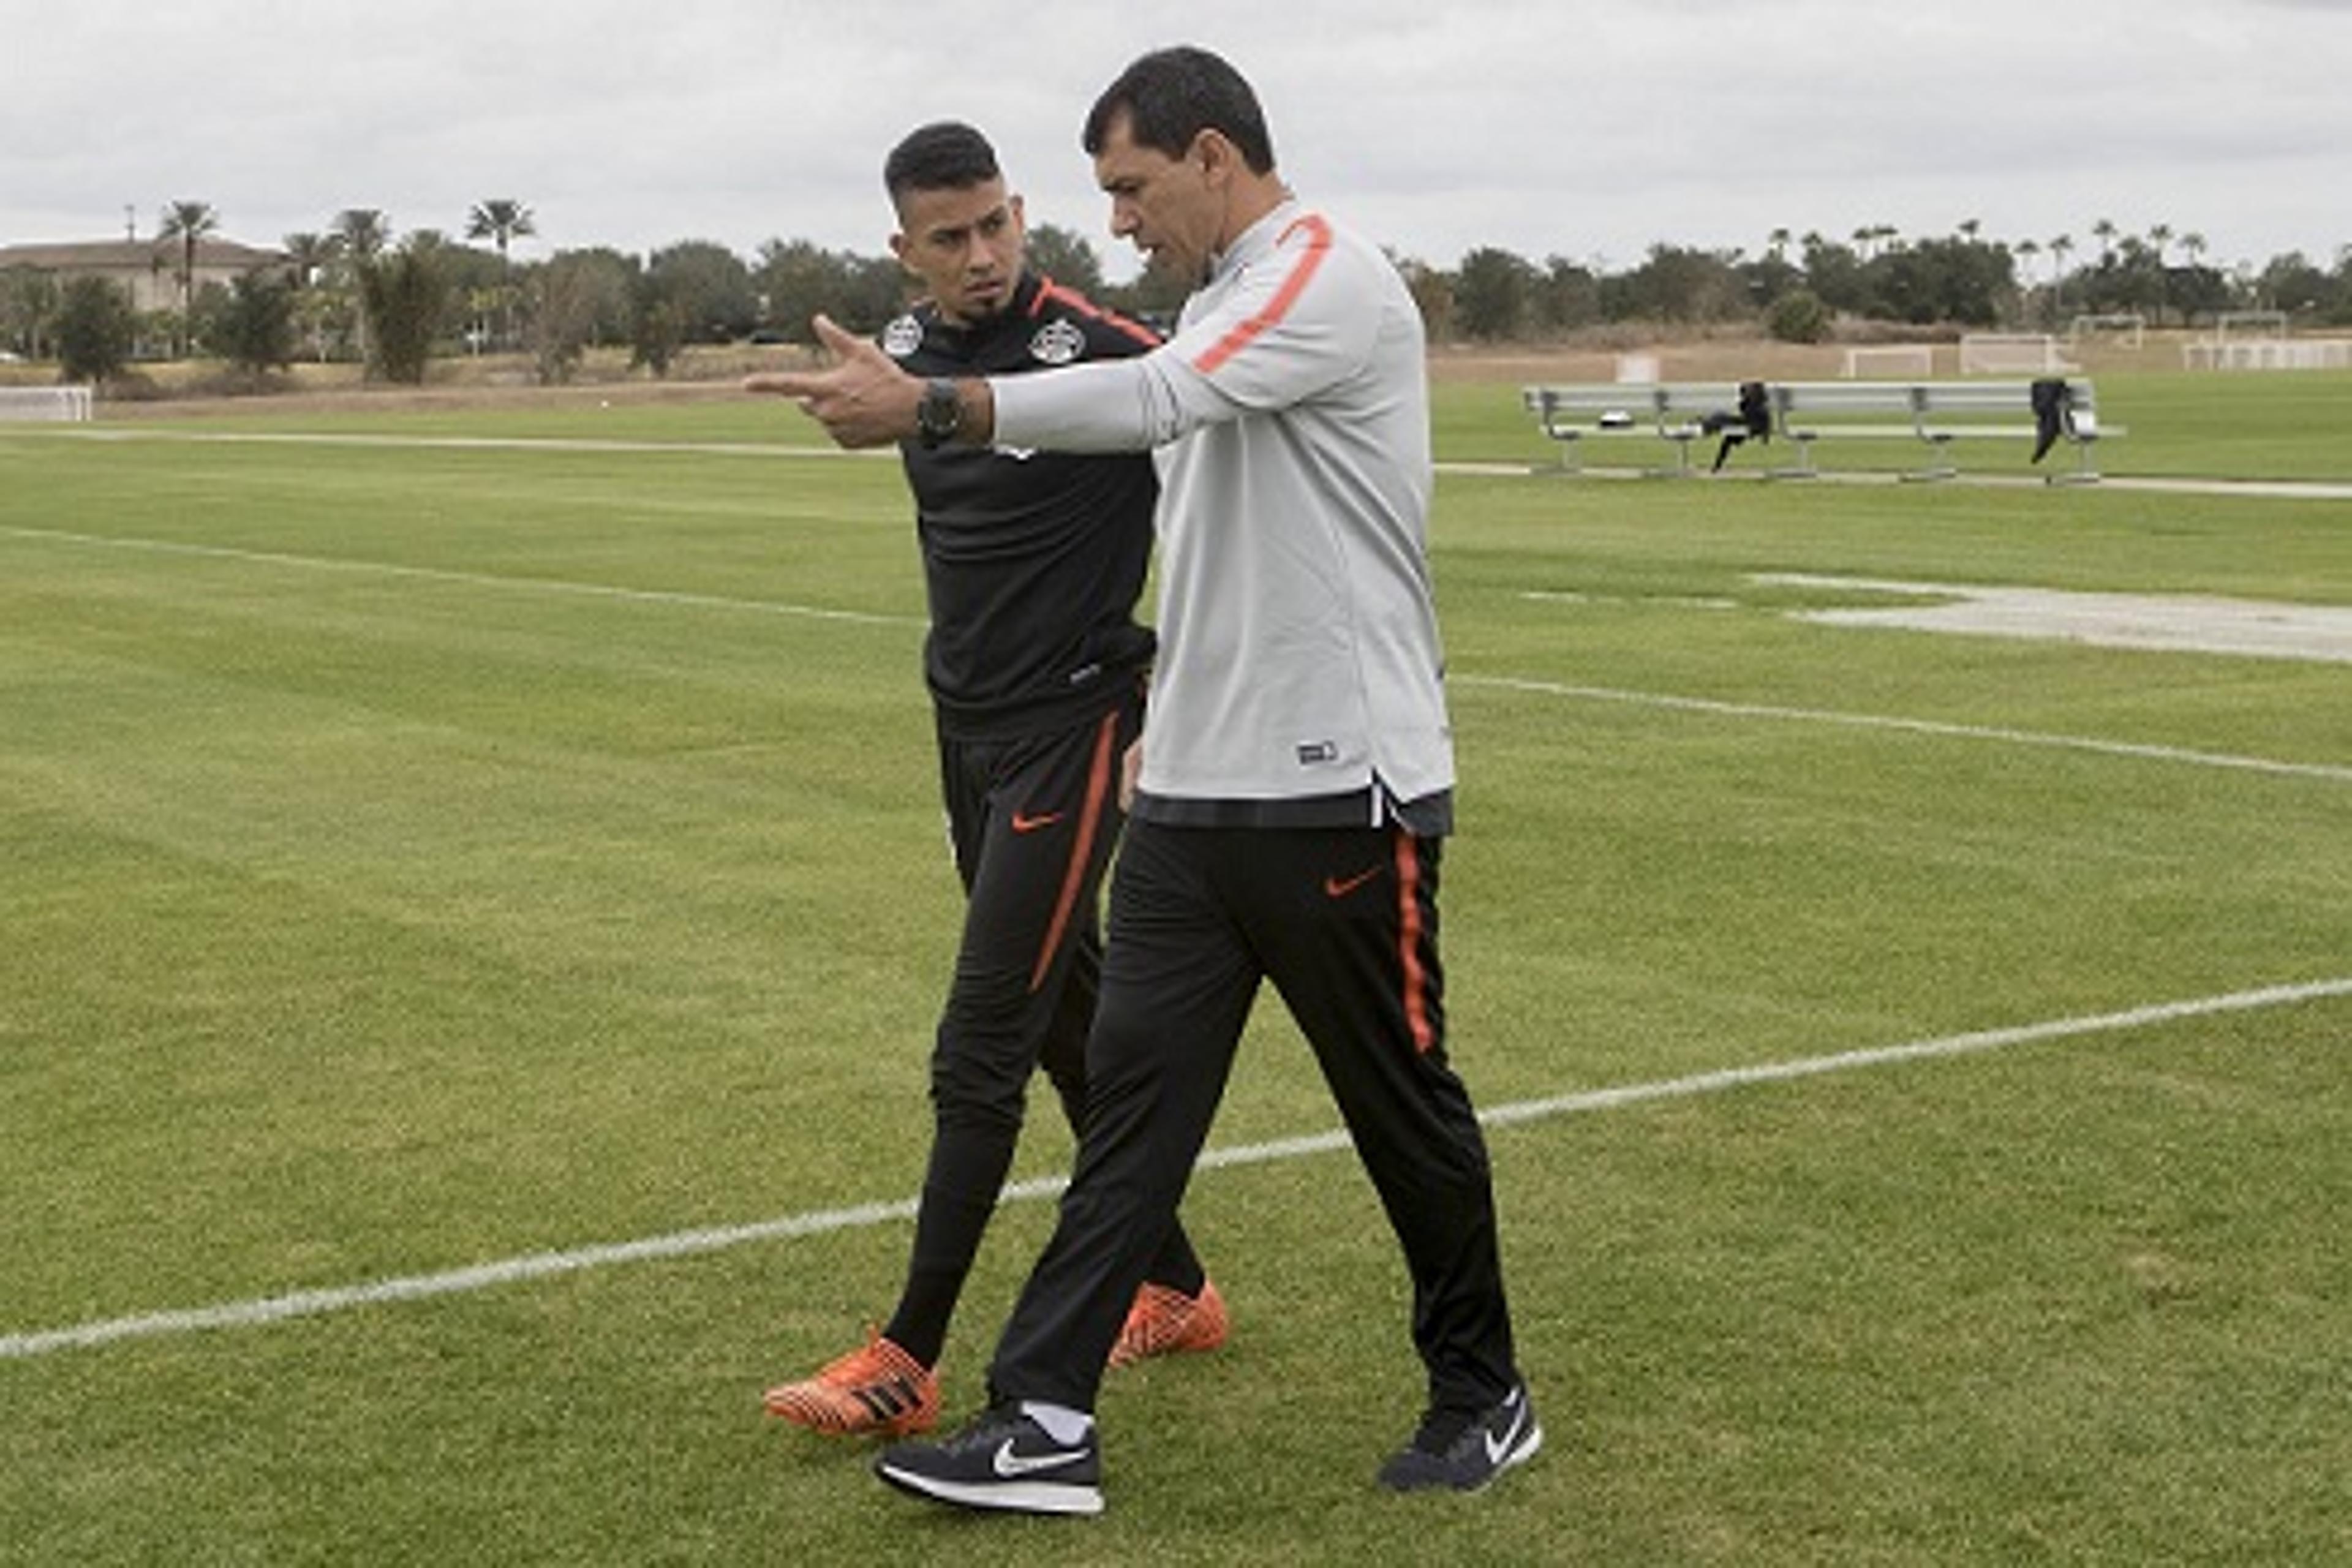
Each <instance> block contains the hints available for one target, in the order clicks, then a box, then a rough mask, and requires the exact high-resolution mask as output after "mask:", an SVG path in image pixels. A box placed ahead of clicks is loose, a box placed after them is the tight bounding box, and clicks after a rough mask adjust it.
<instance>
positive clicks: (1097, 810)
mask: <svg viewBox="0 0 2352 1568" xmlns="http://www.w3.org/2000/svg"><path fill="white" fill-rule="evenodd" d="M1117 741H1118V713H1117V712H1116V711H1112V712H1109V713H1106V714H1104V715H1103V721H1102V728H1101V730H1100V731H1097V733H1096V735H1095V756H1094V762H1093V763H1092V764H1091V765H1090V766H1089V767H1088V769H1087V803H1086V806H1085V808H1084V809H1083V810H1081V811H1080V812H1079V813H1078V832H1077V837H1076V839H1074V840H1073V841H1072V843H1071V845H1070V865H1069V869H1067V870H1066V871H1065V872H1063V874H1062V896H1061V898H1060V899H1059V900H1056V901H1055V905H1054V921H1053V923H1052V924H1051V925H1049V926H1047V927H1046V928H1045V944H1044V945H1043V946H1041V947H1040V948H1038V950H1037V963H1036V966H1035V967H1034V968H1033V969H1031V970H1030V972H1029V993H1030V994H1031V995H1033V996H1034V995H1035V994H1037V992H1038V991H1039V990H1040V989H1041V988H1043V987H1044V985H1045V976H1046V974H1047V973H1050V972H1051V971H1052V969H1053V967H1054V955H1055V953H1057V952H1060V951H1061V950H1062V937H1063V935H1064V934H1065V933H1066V931H1068V930H1069V929H1070V915H1071V912H1072V911H1073V910H1076V908H1077V905H1078V889H1080V888H1082V887H1084V886H1086V880H1087V861H1088V860H1089V859H1090V858H1092V857H1093V854H1094V847H1095V836H1096V834H1097V833H1098V832H1100V831H1101V829H1102V812H1103V802H1104V801H1105V800H1107V799H1108V798H1109V796H1110V780H1111V762H1112V758H1111V751H1112V748H1113V746H1114V744H1115V743H1116V742H1117Z"/></svg>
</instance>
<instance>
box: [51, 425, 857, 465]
mask: <svg viewBox="0 0 2352 1568" xmlns="http://www.w3.org/2000/svg"><path fill="white" fill-rule="evenodd" d="M46 433H47V434H48V435H51V436H61V437H65V438H66V439H68V440H74V441H179V442H186V443H189V444H192V445H204V446H230V447H382V448H388V449H391V450H395V451H402V450H415V451H426V452H593V453H621V454H636V455H643V456H661V455H665V454H672V455H678V456H688V457H698V458H861V459H871V458H892V459H895V458H897V457H898V448H897V447H875V448H871V449H868V450H863V451H856V452H845V451H844V450H842V449H841V448H840V447H787V446H781V445H772V444H770V443H766V442H760V441H620V440H604V439H601V438H598V437H566V436H377V435H368V434H364V433H362V432H359V431H348V432H343V433H341V434H338V433H335V432H331V431H317V432H311V431H299V430H163V429H147V428H140V429H132V428H129V427H126V426H111V427H94V426H70V427H67V428H63V429H54V430H50V431H47V432H46Z"/></svg>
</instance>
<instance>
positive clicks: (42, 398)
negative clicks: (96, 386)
mask: <svg viewBox="0 0 2352 1568" xmlns="http://www.w3.org/2000/svg"><path fill="white" fill-rule="evenodd" d="M89 410H90V395H89V387H87V386H0V419H13V420H18V421H25V420H53V421H56V422H58V423H78V422H79V421H81V420H85V419H88V418H89Z"/></svg>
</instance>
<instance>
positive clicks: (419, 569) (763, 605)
mask: <svg viewBox="0 0 2352 1568" xmlns="http://www.w3.org/2000/svg"><path fill="white" fill-rule="evenodd" d="M0 534H6V535H8V536H10V537H12V538H16V539H38V540H45V541H47V542H51V543H58V544H80V545H89V546H91V547H94V548H98V549H105V550H128V551H136V552H142V553H145V554H152V555H188V556H194V557H197V558H199V559H202V560H208V561H235V562H240V563H246V564H248V565H258V566H285V567H292V568H296V569H299V570H302V571H311V572H355V573H365V574H373V575H376V576H383V577H404V578H407V579H410V580H412V581H415V582H424V583H453V584H458V585H460V586H463V587H468V588H510V589H517V590H520V591H523V592H527V593H537V594H570V595H577V596H579V597H583V598H592V599H618V600H622V601H624V602H626V603H629V604H638V605H691V606H693V607H694V608H697V609H706V610H741V611H744V612H746V613H747V614H751V615H756V616H798V617H800V618H802V619H804V620H814V621H846V622H848V623H850V624H852V625H855V626H927V625H929V622H927V621H926V620H925V619H924V618H923V617H922V616H884V615H871V614H868V613H866V612H865V611H862V610H834V609H827V608H824V606H822V605H793V604H786V603H783V602H781V601H778V600H773V599H734V598H729V597H727V596H725V595H717V594H677V593H668V592H665V591H662V590H659V589H651V588H615V587H611V586H608V585H607V584H601V583H572V582H567V581H565V580H564V579H562V578H559V577H504V576H500V575H499V574H495V573H489V572H450V571H446V570H443V569H442V568H439V567H435V566H402V565H397V564H394V563H389V562H383V561H338V560H336V559H334V558H333V557H332V556H327V555H287V554H281V553H279V552H276V551H271V550H232V549H230V548H228V547H227V546H226V545H219V544H184V543H181V542H177V541H173V540H167V539H123V538H110V537H108V536H107V535H105V534H99V533H70V532H68V531H64V530H62V529H54V528H15V527H0Z"/></svg>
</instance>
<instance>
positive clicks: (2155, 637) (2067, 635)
mask: <svg viewBox="0 0 2352 1568" xmlns="http://www.w3.org/2000/svg"><path fill="white" fill-rule="evenodd" d="M1757 581H1759V582H1763V583H1773V584H1788V585H1794V586H1800V587H1822V588H1837V589H1840V590H1848V591H1856V592H1864V593H1885V594H1900V595H1905V596H1906V597H1917V598H1933V599H1936V600H1938V601H1940V602H1938V603H1931V604H1912V605H1888V606H1885V607H1883V608H1882V607H1879V606H1875V605H1871V606H1843V607H1840V608H1836V609H1822V610H1799V611H1795V612H1792V613H1793V614H1795V615H1796V616H1798V618H1800V619H1801V620H1808V621H1817V622H1821V623H1822V624H1824V625H1829V626H1901V627H1905V628H1906V629H1910V630H1914V631H1931V632H1953V633H1958V634H1962V635H1966V636H1972V637H2040V638H2048V639H2052V640H2056V641H2063V642H2079V643H2090V644H2094V645H2095V646H2097V647H2128V648H2155V649H2163V650H2169V651H2173V652H2188V653H2220V654H2238V655H2243V656H2246V657H2249V658H2299V659H2312V660H2316V661H2318V662H2322V663H2328V664H2352V609H2343V608H2337V607H2335V606H2332V605H2290V604H2281V603H2276V602H2273V601H2269V600H2259V599H2219V598H2208V597H2204V596H2201V595H2185V594H2184V595H2154V594H2074V593H2065V592H2062V591H2060V590H2058V589H2054V588H2003V587H1983V586H1977V585H1956V584H1946V583H1894V582H1883V581H1874V580H1868V579H1861V578H1851V577H1813V576H1804V575H1791V574H1772V575H1769V576H1763V577H1759V578H1758V579H1757Z"/></svg>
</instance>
